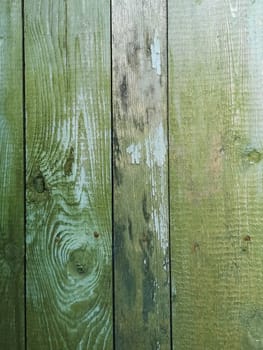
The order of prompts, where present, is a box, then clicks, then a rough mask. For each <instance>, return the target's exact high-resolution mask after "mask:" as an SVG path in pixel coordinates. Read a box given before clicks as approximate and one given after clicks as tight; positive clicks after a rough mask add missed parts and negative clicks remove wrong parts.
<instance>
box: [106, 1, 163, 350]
mask: <svg viewBox="0 0 263 350" xmlns="http://www.w3.org/2000/svg"><path fill="white" fill-rule="evenodd" d="M112 35H113V46H112V50H113V51H112V61H113V89H112V90H113V96H112V98H113V117H114V130H113V135H114V138H113V170H114V245H115V325H116V328H115V339H116V349H169V348H170V325H169V315H170V305H169V251H168V185H167V175H168V169H167V120H166V119H167V108H166V107H167V105H166V84H167V79H166V78H167V76H166V73H167V70H166V48H167V47H166V6H165V1H162V0H160V1H157V0H156V1H148V2H142V1H137V0H136V1H128V0H125V1H119V0H113V2H112Z"/></svg>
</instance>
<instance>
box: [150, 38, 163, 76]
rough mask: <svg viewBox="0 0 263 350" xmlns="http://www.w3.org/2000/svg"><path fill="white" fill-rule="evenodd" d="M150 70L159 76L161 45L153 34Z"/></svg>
mask: <svg viewBox="0 0 263 350" xmlns="http://www.w3.org/2000/svg"><path fill="white" fill-rule="evenodd" d="M151 56H152V68H153V69H155V70H156V72H157V74H158V75H161V45H160V39H159V38H158V36H157V33H156V32H155V34H154V40H153V43H152V44H151Z"/></svg>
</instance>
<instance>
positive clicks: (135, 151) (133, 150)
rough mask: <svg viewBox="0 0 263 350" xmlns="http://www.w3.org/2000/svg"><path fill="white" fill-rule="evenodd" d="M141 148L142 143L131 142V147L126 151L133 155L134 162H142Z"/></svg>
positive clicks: (132, 160)
mask: <svg viewBox="0 0 263 350" xmlns="http://www.w3.org/2000/svg"><path fill="white" fill-rule="evenodd" d="M141 149H142V146H141V144H137V145H135V144H131V145H130V146H129V147H127V149H126V151H127V153H129V154H130V155H131V162H132V164H140V159H141Z"/></svg>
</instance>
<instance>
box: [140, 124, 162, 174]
mask: <svg viewBox="0 0 263 350" xmlns="http://www.w3.org/2000/svg"><path fill="white" fill-rule="evenodd" d="M145 146H146V164H147V165H148V167H150V168H151V167H152V166H153V164H154V163H156V164H157V165H158V166H159V167H162V166H163V165H164V163H165V159H166V152H167V139H166V135H165V132H164V128H163V125H162V123H160V124H159V125H158V127H157V128H156V129H155V130H154V132H153V133H152V134H151V135H150V136H149V138H148V139H147V140H146V143H145Z"/></svg>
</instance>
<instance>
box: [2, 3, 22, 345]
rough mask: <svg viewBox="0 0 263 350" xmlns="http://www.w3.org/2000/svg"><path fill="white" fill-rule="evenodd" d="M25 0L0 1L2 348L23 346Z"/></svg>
mask: <svg viewBox="0 0 263 350" xmlns="http://www.w3.org/2000/svg"><path fill="white" fill-rule="evenodd" d="M22 92H23V89H22V23H21V3H20V1H18V0H17V1H16V0H14V1H8V0H2V1H1V4H0V150H1V154H0V271H1V273H0V315H1V316H0V348H1V349H14V350H16V349H23V348H24V273H23V272H24V271H23V260H24V257H23V254H24V243H23V242H24V204H23V203H24V200H23V192H24V190H23V189H24V184H23V105H22V95H23V93H22Z"/></svg>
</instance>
